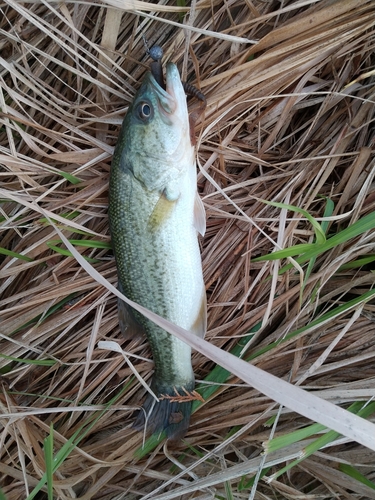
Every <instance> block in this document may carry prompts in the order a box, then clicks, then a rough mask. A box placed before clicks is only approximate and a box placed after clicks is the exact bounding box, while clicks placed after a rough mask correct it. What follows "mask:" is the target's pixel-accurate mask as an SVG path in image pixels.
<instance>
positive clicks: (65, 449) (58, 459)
mask: <svg viewBox="0 0 375 500" xmlns="http://www.w3.org/2000/svg"><path fill="white" fill-rule="evenodd" d="M131 383H132V380H130V381H129V383H128V384H126V385H125V386H124V387H123V388H122V389H121V391H119V393H118V394H116V395H115V396H114V397H113V398H112V399H111V400H110V401H109V402H108V403H107V404H106V407H105V408H104V409H103V410H101V411H98V412H97V414H96V415H95V414H94V415H92V416H90V417H89V418H88V420H87V421H86V422H85V423H84V424H82V425H81V427H79V429H77V430H76V432H75V433H74V434H73V435H72V436H71V437H70V438H69V440H68V441H67V442H66V443H64V445H63V446H62V447H61V449H60V450H59V451H58V452H57V453H56V455H55V457H54V458H53V468H52V471H53V472H52V473H55V472H56V471H57V470H58V469H59V467H60V466H61V465H62V464H63V462H64V461H65V460H66V458H67V457H68V456H69V455H70V454H71V452H72V451H73V450H74V449H75V448H76V447H77V446H78V444H79V443H80V442H81V441H82V439H83V438H84V437H85V436H86V435H87V434H88V433H89V432H90V430H91V429H92V427H93V426H94V425H95V424H96V423H97V421H98V420H99V419H100V418H101V417H102V416H103V415H104V414H105V413H106V411H107V410H108V409H109V408H110V407H111V406H112V405H113V404H114V403H115V402H116V401H117V400H118V399H119V398H120V397H121V396H122V394H123V393H124V392H125V391H126V390H127V389H128V387H129V385H130V384H131ZM46 483H47V471H46V472H45V473H44V474H43V476H42V477H41V479H40V480H39V482H38V484H37V485H36V486H35V488H34V489H33V491H32V492H31V493H30V495H29V496H28V497H27V498H26V500H33V499H34V498H35V496H36V495H37V494H38V493H39V491H40V490H41V489H42V488H43V487H44V485H45V484H46Z"/></svg>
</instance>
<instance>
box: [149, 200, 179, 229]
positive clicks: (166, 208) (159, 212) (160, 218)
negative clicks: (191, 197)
mask: <svg viewBox="0 0 375 500" xmlns="http://www.w3.org/2000/svg"><path fill="white" fill-rule="evenodd" d="M176 201H177V200H169V199H168V197H167V196H166V195H165V194H164V193H162V194H161V195H160V198H159V200H158V202H157V203H156V205H155V207H154V210H153V211H152V213H151V215H150V218H149V220H148V226H149V229H150V231H155V230H156V229H158V228H159V227H160V226H161V225H162V224H163V223H164V222H166V221H167V220H168V217H169V216H170V215H171V213H172V210H173V209H174V207H175V204H176Z"/></svg>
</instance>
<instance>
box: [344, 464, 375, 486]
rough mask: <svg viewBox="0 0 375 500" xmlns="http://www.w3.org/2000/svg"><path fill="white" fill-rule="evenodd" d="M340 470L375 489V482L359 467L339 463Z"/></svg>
mask: <svg viewBox="0 0 375 500" xmlns="http://www.w3.org/2000/svg"><path fill="white" fill-rule="evenodd" d="M339 470H340V471H341V472H344V474H346V475H348V476H350V477H352V478H353V479H355V480H356V481H358V482H359V483H362V484H364V485H365V486H368V487H369V488H372V489H373V490H375V483H373V482H372V481H370V480H369V479H367V477H365V476H364V475H363V474H361V473H360V472H359V471H358V470H357V469H355V468H354V467H352V466H351V465H349V464H339Z"/></svg>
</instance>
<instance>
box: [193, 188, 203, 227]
mask: <svg viewBox="0 0 375 500" xmlns="http://www.w3.org/2000/svg"><path fill="white" fill-rule="evenodd" d="M194 227H195V229H196V230H197V231H198V233H199V234H201V235H202V236H204V233H205V232H206V211H205V209H204V205H203V201H202V200H201V198H200V196H199V194H198V192H197V193H196V194H195V199H194Z"/></svg>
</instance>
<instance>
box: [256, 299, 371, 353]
mask: <svg viewBox="0 0 375 500" xmlns="http://www.w3.org/2000/svg"><path fill="white" fill-rule="evenodd" d="M373 297H375V290H369V291H368V292H365V293H364V294H362V295H360V296H359V297H356V298H355V299H352V300H349V301H348V302H345V304H341V305H340V306H337V307H335V308H334V309H332V310H331V311H328V312H326V313H325V314H322V316H319V317H318V318H316V319H315V320H313V321H311V323H309V324H308V325H305V326H302V327H301V328H298V329H297V330H294V332H290V333H288V334H287V335H285V337H283V338H282V339H280V340H277V341H275V342H272V343H271V344H269V345H268V346H265V347H263V348H262V349H259V350H258V351H256V352H255V353H253V354H252V355H251V356H250V357H249V358H247V359H246V361H251V360H252V359H254V358H257V357H258V356H261V355H262V354H264V353H266V352H268V351H270V350H272V349H273V348H274V347H276V346H278V345H279V344H281V343H283V342H286V341H287V340H290V339H292V338H293V337H296V336H297V335H299V334H300V333H303V332H305V331H306V330H309V329H310V328H314V327H315V326H319V325H323V324H324V323H325V322H327V321H329V320H331V319H333V318H335V317H337V316H339V315H341V314H343V313H345V312H348V311H350V310H351V309H352V308H354V307H356V306H358V305H360V304H362V303H365V302H368V301H369V300H371V299H372V298H373Z"/></svg>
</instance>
